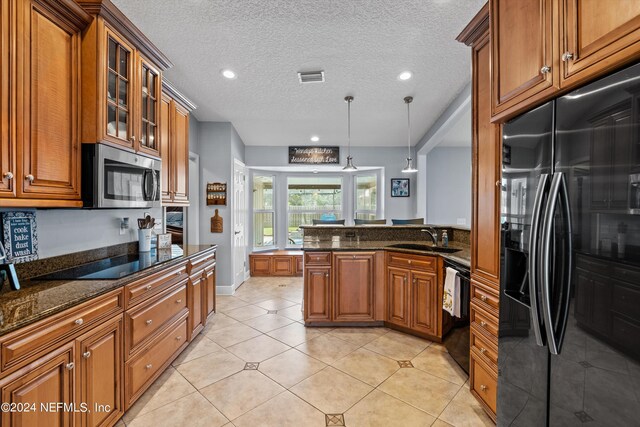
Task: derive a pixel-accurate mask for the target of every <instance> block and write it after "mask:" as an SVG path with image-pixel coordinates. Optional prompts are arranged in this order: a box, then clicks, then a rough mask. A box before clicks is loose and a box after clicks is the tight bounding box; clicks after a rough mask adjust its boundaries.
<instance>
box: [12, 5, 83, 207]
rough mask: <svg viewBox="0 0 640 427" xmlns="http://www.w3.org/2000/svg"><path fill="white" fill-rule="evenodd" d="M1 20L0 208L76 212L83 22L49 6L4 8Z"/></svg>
mask: <svg viewBox="0 0 640 427" xmlns="http://www.w3.org/2000/svg"><path fill="white" fill-rule="evenodd" d="M9 12H11V13H9ZM0 14H1V15H0V31H2V33H3V34H2V41H1V42H0V49H1V50H2V60H1V61H2V62H1V63H0V73H1V74H2V83H0V103H2V113H1V120H2V126H1V130H0V145H1V146H0V167H1V169H2V170H1V173H2V176H1V177H0V178H1V182H0V198H2V202H1V203H2V205H3V206H16V207H80V206H82V201H81V196H80V150H79V143H80V141H79V133H80V110H81V108H80V90H79V89H80V87H79V75H80V62H81V57H80V34H81V31H82V30H83V28H85V26H86V25H87V24H88V23H89V21H90V16H89V15H88V14H86V13H85V12H84V11H83V10H82V9H81V8H80V7H79V6H78V5H77V4H75V3H73V2H72V1H50V0H12V1H8V0H7V1H3V2H2V6H0ZM10 59H11V60H10Z"/></svg>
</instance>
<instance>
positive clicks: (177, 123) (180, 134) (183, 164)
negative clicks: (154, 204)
mask: <svg viewBox="0 0 640 427" xmlns="http://www.w3.org/2000/svg"><path fill="white" fill-rule="evenodd" d="M174 105H175V115H174V117H173V123H174V126H173V130H172V133H173V135H174V138H173V140H170V141H171V143H173V148H172V150H173V161H172V168H173V172H174V174H175V175H174V177H173V202H174V203H183V204H188V203H189V112H188V111H187V110H186V109H184V108H182V107H181V106H180V105H178V104H177V103H174Z"/></svg>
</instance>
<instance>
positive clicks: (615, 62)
mask: <svg viewBox="0 0 640 427" xmlns="http://www.w3.org/2000/svg"><path fill="white" fill-rule="evenodd" d="M561 3H562V7H561V13H560V19H561V21H560V22H564V25H563V26H562V25H561V26H560V31H561V37H560V41H561V50H562V52H561V53H560V55H561V58H562V65H561V67H562V73H561V82H560V84H561V86H562V87H567V86H571V85H574V84H576V83H579V82H582V81H585V80H586V79H589V78H591V77H594V76H596V75H599V74H603V73H606V72H608V71H610V70H613V69H614V68H616V67H619V66H620V65H621V64H623V63H626V62H630V61H631V60H634V59H636V58H639V57H640V1H635V0H606V1H597V0H563V1H562V2H561Z"/></svg>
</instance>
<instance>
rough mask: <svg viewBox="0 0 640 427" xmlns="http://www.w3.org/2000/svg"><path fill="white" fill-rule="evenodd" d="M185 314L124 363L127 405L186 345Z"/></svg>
mask: <svg viewBox="0 0 640 427" xmlns="http://www.w3.org/2000/svg"><path fill="white" fill-rule="evenodd" d="M187 329H188V327H187V315H186V313H185V314H184V315H183V316H182V317H180V319H178V320H177V321H176V322H175V323H173V324H172V325H171V326H169V327H168V328H167V329H166V330H165V331H164V332H163V333H162V334H161V335H160V336H159V337H158V338H157V339H156V340H155V341H154V342H153V343H152V344H151V345H150V346H149V347H147V348H145V349H144V350H143V351H142V352H141V353H139V354H138V355H137V356H135V357H134V358H132V359H131V360H130V361H128V362H127V363H126V368H125V371H126V374H125V386H126V396H125V402H127V407H128V406H129V405H130V404H131V403H132V401H133V400H135V398H137V397H138V395H139V394H141V393H142V392H143V391H144V389H145V388H146V385H147V384H149V382H150V381H151V380H153V379H154V378H155V377H156V374H159V373H160V372H161V371H162V370H163V369H164V367H165V366H166V365H167V364H168V363H169V362H170V361H171V359H172V358H173V356H174V355H175V354H176V353H177V352H179V351H182V349H183V348H184V347H185V346H186V345H187Z"/></svg>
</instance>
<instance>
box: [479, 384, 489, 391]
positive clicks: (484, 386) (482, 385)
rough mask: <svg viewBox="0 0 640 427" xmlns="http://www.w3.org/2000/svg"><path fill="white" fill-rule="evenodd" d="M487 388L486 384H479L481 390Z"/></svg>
mask: <svg viewBox="0 0 640 427" xmlns="http://www.w3.org/2000/svg"><path fill="white" fill-rule="evenodd" d="M488 388H489V387H487V386H486V385H484V384H480V390H482V391H487V389H488Z"/></svg>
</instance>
